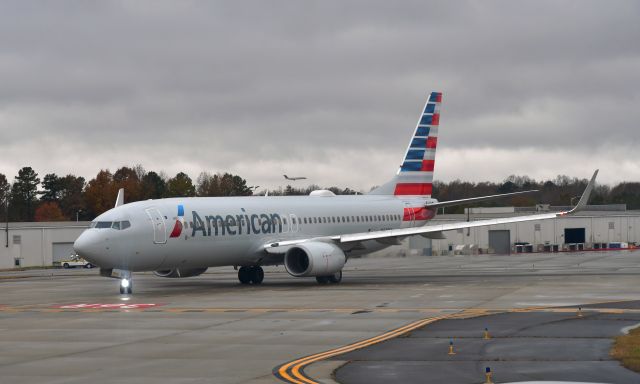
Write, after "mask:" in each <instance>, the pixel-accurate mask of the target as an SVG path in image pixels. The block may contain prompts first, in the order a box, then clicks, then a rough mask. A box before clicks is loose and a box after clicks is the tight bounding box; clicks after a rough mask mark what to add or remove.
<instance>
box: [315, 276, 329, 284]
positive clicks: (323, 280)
mask: <svg viewBox="0 0 640 384" xmlns="http://www.w3.org/2000/svg"><path fill="white" fill-rule="evenodd" d="M316 281H317V282H318V284H322V285H324V284H328V283H329V278H328V277H327V276H316Z"/></svg>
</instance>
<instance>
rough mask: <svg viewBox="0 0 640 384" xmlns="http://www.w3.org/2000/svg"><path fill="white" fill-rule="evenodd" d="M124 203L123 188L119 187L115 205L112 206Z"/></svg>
mask: <svg viewBox="0 0 640 384" xmlns="http://www.w3.org/2000/svg"><path fill="white" fill-rule="evenodd" d="M122 204H124V188H120V189H119V190H118V197H116V205H115V206H114V208H116V207H119V206H121V205H122Z"/></svg>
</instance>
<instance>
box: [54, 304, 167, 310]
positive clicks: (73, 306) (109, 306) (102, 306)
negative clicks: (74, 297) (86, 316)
mask: <svg viewBox="0 0 640 384" xmlns="http://www.w3.org/2000/svg"><path fill="white" fill-rule="evenodd" d="M161 305H164V304H139V303H115V304H100V303H95V304H67V305H56V306H54V307H53V308H59V309H147V308H153V307H158V306H161Z"/></svg>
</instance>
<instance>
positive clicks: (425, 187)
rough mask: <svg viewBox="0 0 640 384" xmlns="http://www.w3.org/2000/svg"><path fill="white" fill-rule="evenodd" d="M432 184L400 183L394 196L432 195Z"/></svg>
mask: <svg viewBox="0 0 640 384" xmlns="http://www.w3.org/2000/svg"><path fill="white" fill-rule="evenodd" d="M432 189H433V188H432V185H431V183H398V184H396V189H395V191H394V192H393V194H394V195H431V190H432Z"/></svg>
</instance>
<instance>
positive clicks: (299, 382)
mask: <svg viewBox="0 0 640 384" xmlns="http://www.w3.org/2000/svg"><path fill="white" fill-rule="evenodd" d="M484 313H485V311H484V310H469V311H464V312H460V313H457V314H452V315H443V316H434V317H428V318H426V319H422V320H418V321H414V322H412V323H409V324H407V325H405V326H402V327H400V328H396V329H394V330H392V331H389V332H386V333H383V334H381V335H378V336H375V337H372V338H370V339H366V340H362V341H358V342H356V343H353V344H349V345H346V346H344V347H339V348H335V349H331V350H328V351H324V352H320V353H316V354H314V355H310V356H306V357H302V358H300V359H296V360H293V361H290V362H288V363H285V364H283V365H281V366H279V367H276V368H275V369H274V370H273V373H274V375H275V376H276V377H278V378H279V379H281V380H283V381H286V382H289V383H295V384H319V383H318V382H317V381H315V380H313V379H311V378H310V377H308V376H307V375H305V373H304V368H305V367H306V366H308V365H310V364H312V363H315V362H317V361H320V360H326V359H329V358H331V357H334V356H337V355H342V354H344V353H348V352H352V351H355V350H357V349H361V348H365V347H368V346H371V345H374V344H378V343H381V342H383V341H386V340H389V339H393V338H395V337H398V336H401V335H404V334H406V333H408V332H411V331H413V330H415V329H418V328H421V327H423V326H425V325H427V324H431V323H434V322H436V321H438V320H442V319H453V318H457V317H469V316H478V315H481V314H484Z"/></svg>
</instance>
